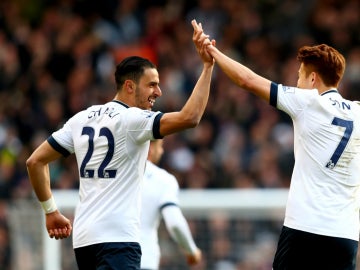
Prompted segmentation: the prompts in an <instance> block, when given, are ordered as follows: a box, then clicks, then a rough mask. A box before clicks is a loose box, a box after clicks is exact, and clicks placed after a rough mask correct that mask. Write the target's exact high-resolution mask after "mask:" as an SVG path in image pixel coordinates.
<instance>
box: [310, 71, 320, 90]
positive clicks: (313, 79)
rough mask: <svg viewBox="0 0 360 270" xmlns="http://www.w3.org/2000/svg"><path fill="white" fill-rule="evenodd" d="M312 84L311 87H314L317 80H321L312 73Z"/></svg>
mask: <svg viewBox="0 0 360 270" xmlns="http://www.w3.org/2000/svg"><path fill="white" fill-rule="evenodd" d="M309 79H310V83H311V86H312V87H314V86H315V85H316V84H317V83H318V82H317V80H318V79H319V76H318V74H317V73H316V72H314V71H313V72H311V73H310V78H309Z"/></svg>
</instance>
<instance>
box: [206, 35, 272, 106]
mask: <svg viewBox="0 0 360 270" xmlns="http://www.w3.org/2000/svg"><path fill="white" fill-rule="evenodd" d="M200 40H201V38H200V37H199V42H200ZM202 42H203V44H207V51H208V52H209V53H210V54H211V55H212V57H213V58H214V59H215V62H216V63H217V65H218V66H219V67H220V68H221V70H222V71H223V72H224V73H225V74H226V75H227V76H228V77H229V78H230V79H231V80H232V81H233V82H234V83H235V84H237V85H238V86H240V87H241V88H243V89H245V90H247V91H249V92H252V93H254V94H255V95H257V96H259V97H260V98H262V99H264V100H266V101H269V99H270V85H271V81H270V80H268V79H266V78H264V77H261V76H259V75H258V74H256V73H255V72H253V71H252V70H250V69H249V68H247V67H246V66H244V65H242V64H240V63H239V62H237V61H235V60H233V59H231V58H230V57H228V56H226V55H225V54H224V53H222V52H221V51H220V50H219V49H218V48H216V47H215V46H214V42H210V41H209V40H206V39H203V40H202Z"/></svg>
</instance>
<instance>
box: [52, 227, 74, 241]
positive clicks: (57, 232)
mask: <svg viewBox="0 0 360 270" xmlns="http://www.w3.org/2000/svg"><path fill="white" fill-rule="evenodd" d="M71 230H72V228H71V226H70V228H69V227H64V228H59V229H50V230H49V231H48V234H49V237H50V238H55V239H56V240H58V239H64V238H67V237H69V236H70V234H71Z"/></svg>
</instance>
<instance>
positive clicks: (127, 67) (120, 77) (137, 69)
mask: <svg viewBox="0 0 360 270" xmlns="http://www.w3.org/2000/svg"><path fill="white" fill-rule="evenodd" d="M146 68H156V66H155V64H154V63H152V62H151V61H150V60H148V59H146V58H142V57H140V56H129V57H126V58H125V59H123V60H122V61H121V62H120V63H119V64H118V65H117V66H116V71H115V82H116V87H117V89H120V88H121V86H122V85H123V84H124V82H125V80H133V81H135V82H136V83H137V82H139V80H140V78H141V76H142V75H143V74H144V70H145V69H146Z"/></svg>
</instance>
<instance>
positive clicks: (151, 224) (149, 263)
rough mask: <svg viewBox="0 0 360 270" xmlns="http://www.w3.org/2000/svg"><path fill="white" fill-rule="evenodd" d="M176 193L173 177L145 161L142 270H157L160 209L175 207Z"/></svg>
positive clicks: (176, 184) (142, 209) (175, 183)
mask: <svg viewBox="0 0 360 270" xmlns="http://www.w3.org/2000/svg"><path fill="white" fill-rule="evenodd" d="M178 193H179V185H178V182H177V181H176V179H175V177H174V176H173V175H171V174H169V173H168V172H167V171H165V170H164V169H161V168H159V167H157V166H156V165H154V164H153V163H151V162H150V161H147V162H146V170H145V175H144V180H143V187H142V208H141V211H142V214H141V240H140V244H141V251H142V256H141V268H142V269H158V267H159V262H160V247H159V240H158V227H159V223H160V220H161V209H162V208H163V207H166V206H169V205H177V204H178Z"/></svg>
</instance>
